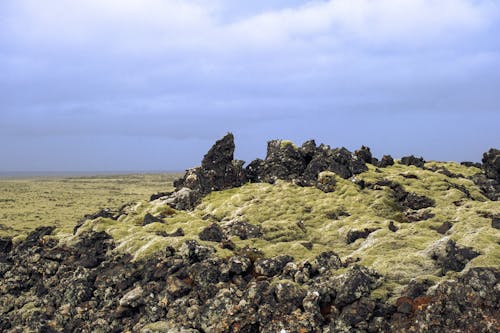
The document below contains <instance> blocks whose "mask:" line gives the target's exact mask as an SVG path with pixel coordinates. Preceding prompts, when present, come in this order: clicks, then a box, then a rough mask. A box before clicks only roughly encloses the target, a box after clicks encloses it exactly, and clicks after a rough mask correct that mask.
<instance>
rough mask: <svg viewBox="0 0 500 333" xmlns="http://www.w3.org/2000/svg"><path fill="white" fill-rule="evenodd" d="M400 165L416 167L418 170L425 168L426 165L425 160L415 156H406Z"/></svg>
mask: <svg viewBox="0 0 500 333" xmlns="http://www.w3.org/2000/svg"><path fill="white" fill-rule="evenodd" d="M400 164H403V165H408V166H409V165H414V166H416V167H417V168H423V167H424V164H425V160H424V159H423V158H422V157H415V156H413V155H410V156H405V157H402V158H401V162H400Z"/></svg>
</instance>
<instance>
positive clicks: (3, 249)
mask: <svg viewBox="0 0 500 333" xmlns="http://www.w3.org/2000/svg"><path fill="white" fill-rule="evenodd" d="M11 250H12V238H10V237H0V253H4V254H6V253H9V252H10V251H11Z"/></svg>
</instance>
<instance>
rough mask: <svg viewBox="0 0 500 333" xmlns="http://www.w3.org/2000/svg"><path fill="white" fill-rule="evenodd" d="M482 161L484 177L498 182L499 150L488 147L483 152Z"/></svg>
mask: <svg viewBox="0 0 500 333" xmlns="http://www.w3.org/2000/svg"><path fill="white" fill-rule="evenodd" d="M482 162H483V169H484V172H485V174H486V177H488V178H490V179H494V180H496V181H497V182H500V150H498V149H494V148H492V149H490V150H489V151H488V152H486V153H484V154H483V159H482Z"/></svg>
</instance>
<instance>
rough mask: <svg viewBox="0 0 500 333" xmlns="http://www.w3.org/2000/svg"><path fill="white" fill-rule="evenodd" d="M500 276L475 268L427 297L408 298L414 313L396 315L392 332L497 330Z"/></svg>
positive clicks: (421, 332)
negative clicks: (497, 287) (496, 286)
mask: <svg viewBox="0 0 500 333" xmlns="http://www.w3.org/2000/svg"><path fill="white" fill-rule="evenodd" d="M499 278H500V274H499V273H498V271H496V270H492V269H488V268H472V269H470V270H469V271H468V272H467V273H465V274H464V275H463V276H462V277H460V278H459V279H458V281H447V282H444V283H442V284H440V285H439V286H438V287H437V288H435V289H434V290H433V291H432V292H430V293H428V295H427V296H426V297H420V298H417V299H415V300H411V299H409V300H406V301H407V302H410V304H412V305H413V307H412V310H411V313H410V314H409V315H408V314H406V313H405V314H404V315H398V314H394V315H393V316H392V318H391V320H390V323H391V325H390V326H391V327H390V331H391V332H419V333H424V332H481V333H486V332H497V331H498V325H499V321H498V319H497V318H498V315H499V314H500V311H499V310H500V309H499V307H498V301H499V300H500V292H499V291H498V289H496V290H495V285H498V280H499ZM495 302H496V305H494V306H491V305H492V304H494V303H495ZM465 309H466V310H465Z"/></svg>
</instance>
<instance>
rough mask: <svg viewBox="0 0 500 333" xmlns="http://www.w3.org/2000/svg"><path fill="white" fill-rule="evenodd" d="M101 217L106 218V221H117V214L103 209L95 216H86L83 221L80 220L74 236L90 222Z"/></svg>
mask: <svg viewBox="0 0 500 333" xmlns="http://www.w3.org/2000/svg"><path fill="white" fill-rule="evenodd" d="M99 217H102V218H106V219H114V220H115V219H116V212H115V211H113V210H111V209H109V208H102V209H100V210H98V211H97V212H95V213H93V214H86V215H85V216H84V217H83V218H82V219H80V220H79V221H78V222H77V223H76V225H75V227H74V228H73V234H74V235H76V232H77V231H78V229H80V227H81V226H82V225H83V224H84V223H85V222H86V221H88V220H95V219H97V218H99Z"/></svg>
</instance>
